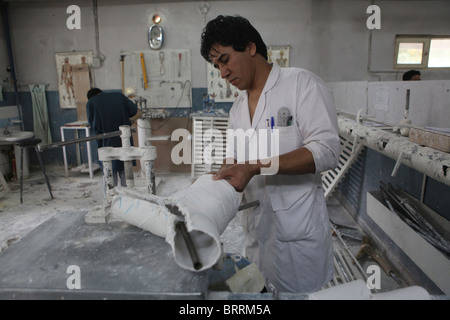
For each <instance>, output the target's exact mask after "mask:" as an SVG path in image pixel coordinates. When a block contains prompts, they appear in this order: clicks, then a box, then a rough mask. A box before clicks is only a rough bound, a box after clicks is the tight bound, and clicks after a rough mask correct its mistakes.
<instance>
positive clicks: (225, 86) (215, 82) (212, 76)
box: [206, 46, 290, 102]
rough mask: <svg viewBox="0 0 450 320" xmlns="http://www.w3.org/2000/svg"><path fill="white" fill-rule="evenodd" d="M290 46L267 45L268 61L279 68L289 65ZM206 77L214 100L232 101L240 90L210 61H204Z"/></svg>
mask: <svg viewBox="0 0 450 320" xmlns="http://www.w3.org/2000/svg"><path fill="white" fill-rule="evenodd" d="M289 51H290V46H268V47H267V56H268V61H269V63H276V64H277V65H278V66H280V67H281V68H286V67H289ZM206 79H207V85H208V94H209V95H210V97H211V99H214V101H215V102H234V101H235V100H236V98H237V97H238V96H239V93H240V92H241V91H240V90H239V89H238V88H236V87H234V86H233V85H231V84H230V83H229V82H228V81H227V80H225V79H222V77H221V75H220V71H219V70H218V69H216V68H214V66H213V64H212V63H206Z"/></svg>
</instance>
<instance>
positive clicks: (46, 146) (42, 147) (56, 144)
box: [38, 130, 121, 152]
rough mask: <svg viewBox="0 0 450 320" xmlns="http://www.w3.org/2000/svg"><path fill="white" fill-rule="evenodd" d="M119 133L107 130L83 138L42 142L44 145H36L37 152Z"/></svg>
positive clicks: (118, 132)
mask: <svg viewBox="0 0 450 320" xmlns="http://www.w3.org/2000/svg"><path fill="white" fill-rule="evenodd" d="M120 134H121V132H120V130H119V131H112V132H107V133H101V134H97V135H95V136H89V137H85V138H79V139H73V140H67V141H60V142H54V143H49V144H44V145H40V144H39V145H38V149H39V152H42V151H45V150H49V149H54V148H59V147H64V146H67V145H70V144H76V143H80V142H86V141H92V140H100V139H106V138H111V137H116V136H120Z"/></svg>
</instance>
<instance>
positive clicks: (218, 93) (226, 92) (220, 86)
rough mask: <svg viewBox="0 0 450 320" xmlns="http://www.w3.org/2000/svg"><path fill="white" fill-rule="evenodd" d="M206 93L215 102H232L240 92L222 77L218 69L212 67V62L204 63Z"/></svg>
mask: <svg viewBox="0 0 450 320" xmlns="http://www.w3.org/2000/svg"><path fill="white" fill-rule="evenodd" d="M206 66H207V68H206V72H207V74H206V75H207V77H206V79H207V84H208V94H209V96H210V98H211V99H214V101H215V102H234V100H236V98H237V97H238V96H239V93H240V92H241V91H240V90H239V89H238V88H236V87H235V86H233V85H231V83H229V82H228V81H227V80H225V79H222V77H221V76H220V71H219V69H216V68H214V65H213V64H212V63H208V62H207V63H206Z"/></svg>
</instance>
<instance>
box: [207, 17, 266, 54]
mask: <svg viewBox="0 0 450 320" xmlns="http://www.w3.org/2000/svg"><path fill="white" fill-rule="evenodd" d="M251 42H253V43H255V45H256V53H259V54H261V55H262V56H263V57H264V58H265V59H266V60H267V47H266V44H265V43H264V41H263V39H262V38H261V35H260V34H259V32H258V31H257V30H256V29H255V28H254V27H253V26H252V25H251V24H250V22H249V21H248V20H247V19H245V18H243V17H241V16H222V15H220V16H218V17H217V18H215V19H214V20H211V21H209V22H208V24H207V25H206V27H205V28H204V29H203V33H202V37H201V47H200V53H201V55H202V56H203V58H205V60H206V61H208V62H211V59H210V57H209V53H210V51H211V48H212V46H213V45H215V44H220V45H222V46H225V47H228V46H232V47H233V49H234V50H236V51H240V52H242V51H245V49H246V48H247V46H248V44H249V43H251Z"/></svg>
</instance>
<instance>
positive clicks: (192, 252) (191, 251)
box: [175, 221, 203, 270]
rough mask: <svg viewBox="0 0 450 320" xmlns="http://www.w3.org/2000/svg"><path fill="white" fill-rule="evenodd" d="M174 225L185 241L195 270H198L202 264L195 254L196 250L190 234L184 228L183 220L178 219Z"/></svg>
mask: <svg viewBox="0 0 450 320" xmlns="http://www.w3.org/2000/svg"><path fill="white" fill-rule="evenodd" d="M175 227H176V228H177V229H178V230H180V232H181V235H182V236H183V239H184V241H185V243H186V247H187V249H188V252H189V255H190V256H191V259H192V265H193V266H194V269H195V270H200V269H201V268H202V267H203V265H202V264H201V262H200V259H199V257H198V254H197V250H196V249H195V246H194V242H193V241H192V238H191V235H190V234H189V232H188V231H187V229H186V225H185V223H184V221H178V222H177V223H176V225H175Z"/></svg>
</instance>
